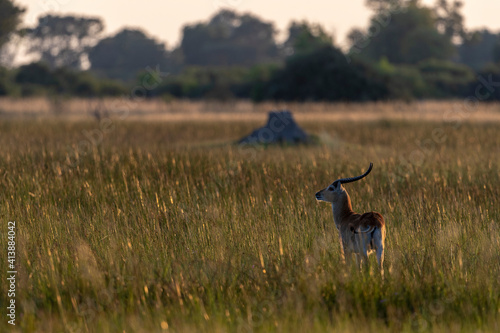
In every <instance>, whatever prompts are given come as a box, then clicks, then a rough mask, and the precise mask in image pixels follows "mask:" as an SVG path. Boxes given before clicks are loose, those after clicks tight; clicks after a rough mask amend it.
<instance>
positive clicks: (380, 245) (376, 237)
mask: <svg viewBox="0 0 500 333" xmlns="http://www.w3.org/2000/svg"><path fill="white" fill-rule="evenodd" d="M373 242H374V244H375V248H376V249H377V262H378V266H379V268H380V272H381V273H382V275H383V274H384V241H383V238H382V230H380V228H377V229H376V230H375V232H374V233H373Z"/></svg>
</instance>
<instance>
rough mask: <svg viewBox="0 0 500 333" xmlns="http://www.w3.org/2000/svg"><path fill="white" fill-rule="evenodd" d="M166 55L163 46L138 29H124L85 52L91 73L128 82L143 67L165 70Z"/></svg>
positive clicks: (167, 61)
mask: <svg viewBox="0 0 500 333" xmlns="http://www.w3.org/2000/svg"><path fill="white" fill-rule="evenodd" d="M168 57H169V55H168V52H167V51H166V49H165V45H164V44H162V43H160V42H157V41H156V40H155V39H152V38H149V37H148V36H147V35H146V34H145V33H144V32H143V31H141V30H131V29H124V30H122V31H120V32H118V33H117V34H116V35H115V36H113V37H109V38H105V39H103V40H101V41H100V42H99V43H98V44H97V45H96V46H95V47H94V48H92V49H91V50H90V52H89V60H90V63H91V70H92V71H94V72H96V73H98V74H99V75H101V76H104V77H107V78H111V79H120V80H125V81H130V80H133V79H134V78H136V75H137V74H138V72H139V71H145V70H146V69H147V67H150V68H151V69H153V70H156V68H157V66H159V68H160V70H161V71H162V72H163V71H166V70H167V68H168V67H167V66H168V64H169V59H168Z"/></svg>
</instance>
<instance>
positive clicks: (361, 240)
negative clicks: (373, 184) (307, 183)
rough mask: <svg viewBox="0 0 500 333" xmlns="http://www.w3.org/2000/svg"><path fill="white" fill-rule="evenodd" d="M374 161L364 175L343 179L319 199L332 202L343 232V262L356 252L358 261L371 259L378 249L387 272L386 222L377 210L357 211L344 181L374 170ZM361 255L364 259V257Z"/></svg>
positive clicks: (359, 262) (341, 236)
mask: <svg viewBox="0 0 500 333" xmlns="http://www.w3.org/2000/svg"><path fill="white" fill-rule="evenodd" d="M372 167H373V163H370V167H369V168H368V170H366V172H365V173H364V174H362V175H361V176H357V177H352V178H341V179H337V180H336V181H334V182H333V183H332V184H331V185H330V186H328V187H327V188H325V189H322V190H321V191H319V192H317V193H316V200H318V201H326V202H330V203H331V204H332V210H333V222H334V223H335V227H337V230H338V231H339V234H340V243H341V255H342V261H343V262H344V263H345V262H346V260H347V261H349V260H350V258H351V257H352V254H353V253H354V254H355V255H356V258H357V261H358V264H359V265H361V262H362V261H365V262H366V261H367V260H368V255H370V254H371V253H372V252H374V251H376V253H377V262H378V265H379V268H380V272H381V274H382V275H383V274H384V270H383V263H384V242H385V221H384V218H383V217H382V215H380V214H379V213H377V212H369V213H364V214H357V213H355V212H354V211H353V210H352V206H351V198H350V197H349V194H347V191H346V190H345V188H344V187H343V186H342V184H347V183H351V182H355V181H357V180H360V179H362V178H364V177H366V176H367V175H368V174H369V173H370V171H372ZM360 257H361V258H360Z"/></svg>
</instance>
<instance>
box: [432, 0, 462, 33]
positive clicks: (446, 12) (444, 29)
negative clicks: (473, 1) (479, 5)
mask: <svg viewBox="0 0 500 333" xmlns="http://www.w3.org/2000/svg"><path fill="white" fill-rule="evenodd" d="M463 6H464V4H463V2H462V1H458V0H454V1H453V2H452V3H448V1H447V0H438V1H437V4H436V7H435V8H434V12H435V13H436V15H437V19H436V24H437V28H438V30H439V32H441V33H443V34H445V35H446V36H448V37H449V38H450V39H451V40H454V41H457V42H461V41H462V40H464V39H466V38H467V33H466V31H465V27H464V17H463V15H462V13H460V11H461V10H462V8H463Z"/></svg>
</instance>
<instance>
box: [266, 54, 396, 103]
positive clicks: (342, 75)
mask: <svg viewBox="0 0 500 333" xmlns="http://www.w3.org/2000/svg"><path fill="white" fill-rule="evenodd" d="M372 77H373V75H372V73H370V69H369V68H368V67H366V66H365V65H364V64H362V63H357V62H356V63H353V64H348V63H347V60H346V57H345V56H344V54H343V53H342V51H340V50H339V49H337V48H335V47H333V46H324V47H323V48H321V49H317V50H315V51H313V52H309V53H299V54H297V55H295V56H292V57H289V58H288V59H287V60H286V65H285V68H283V69H282V70H279V71H276V72H275V73H273V76H272V77H271V79H270V80H269V83H268V86H267V87H266V89H265V91H266V93H265V94H264V95H263V96H262V98H263V99H274V100H297V101H307V100H312V101H314V100H330V101H338V100H344V101H347V100H353V101H366V100H374V99H380V98H384V97H385V96H386V95H387V91H386V89H385V87H384V86H383V85H381V84H379V83H378V82H376V81H374V80H372Z"/></svg>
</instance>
